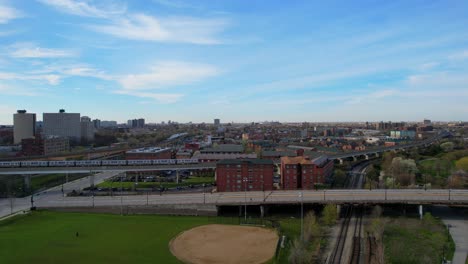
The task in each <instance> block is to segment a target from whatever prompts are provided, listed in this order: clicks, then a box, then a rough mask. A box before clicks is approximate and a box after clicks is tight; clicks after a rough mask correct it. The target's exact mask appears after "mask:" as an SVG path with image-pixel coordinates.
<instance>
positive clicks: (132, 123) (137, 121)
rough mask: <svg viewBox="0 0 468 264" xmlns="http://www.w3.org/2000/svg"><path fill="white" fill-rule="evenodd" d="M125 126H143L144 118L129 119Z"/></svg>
mask: <svg viewBox="0 0 468 264" xmlns="http://www.w3.org/2000/svg"><path fill="white" fill-rule="evenodd" d="M127 126H128V127H130V128H143V127H145V119H144V118H139V119H130V120H128V121H127Z"/></svg>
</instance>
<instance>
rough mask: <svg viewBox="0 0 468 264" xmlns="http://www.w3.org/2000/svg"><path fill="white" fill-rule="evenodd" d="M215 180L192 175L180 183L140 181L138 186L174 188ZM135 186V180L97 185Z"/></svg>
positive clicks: (106, 186) (210, 182) (112, 186)
mask: <svg viewBox="0 0 468 264" xmlns="http://www.w3.org/2000/svg"><path fill="white" fill-rule="evenodd" d="M213 182H214V178H213V177H191V178H188V179H185V180H183V181H181V182H179V184H177V183H175V182H138V188H152V187H156V188H159V187H160V186H162V187H165V188H172V187H177V186H189V185H192V184H193V185H200V184H203V183H205V184H212V183H213ZM133 186H135V182H122V183H120V182H111V181H105V182H103V183H100V184H98V185H97V187H100V188H120V187H123V188H132V187H133Z"/></svg>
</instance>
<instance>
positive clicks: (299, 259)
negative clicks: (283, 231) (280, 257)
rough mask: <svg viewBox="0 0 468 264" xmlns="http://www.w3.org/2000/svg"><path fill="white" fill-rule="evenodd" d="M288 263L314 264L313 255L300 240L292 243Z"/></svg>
mask: <svg viewBox="0 0 468 264" xmlns="http://www.w3.org/2000/svg"><path fill="white" fill-rule="evenodd" d="M288 262H289V263H292V264H306V263H311V262H312V253H311V252H310V251H309V250H307V244H306V243H304V242H303V241H301V240H300V239H295V240H294V241H293V242H292V243H291V249H290V254H289V258H288Z"/></svg>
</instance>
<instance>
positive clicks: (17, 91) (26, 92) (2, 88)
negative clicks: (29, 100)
mask: <svg viewBox="0 0 468 264" xmlns="http://www.w3.org/2000/svg"><path fill="white" fill-rule="evenodd" d="M0 93H1V94H2V95H21V96H37V95H38V94H37V93H36V92H34V91H32V90H31V89H24V88H21V87H18V86H13V85H6V84H0Z"/></svg>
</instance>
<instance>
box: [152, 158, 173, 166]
mask: <svg viewBox="0 0 468 264" xmlns="http://www.w3.org/2000/svg"><path fill="white" fill-rule="evenodd" d="M170 161H171V160H170V159H156V160H153V165H167V164H171V163H170Z"/></svg>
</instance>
